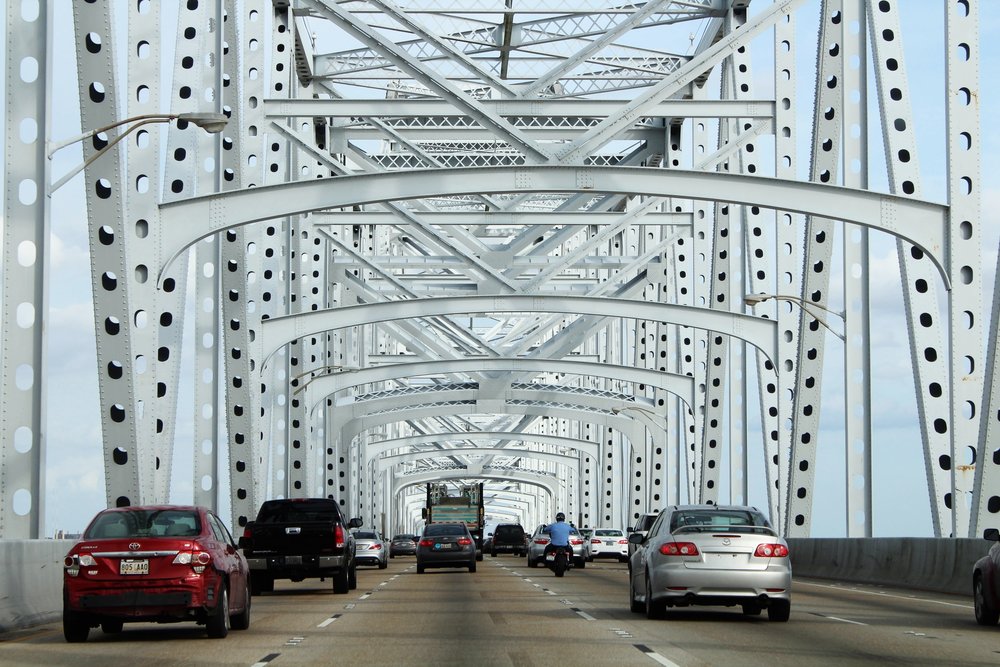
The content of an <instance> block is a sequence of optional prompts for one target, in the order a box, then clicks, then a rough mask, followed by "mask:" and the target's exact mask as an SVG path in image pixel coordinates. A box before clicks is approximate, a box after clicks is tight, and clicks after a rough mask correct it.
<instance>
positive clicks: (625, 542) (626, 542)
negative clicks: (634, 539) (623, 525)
mask: <svg viewBox="0 0 1000 667" xmlns="http://www.w3.org/2000/svg"><path fill="white" fill-rule="evenodd" d="M618 544H628V540H618Z"/></svg>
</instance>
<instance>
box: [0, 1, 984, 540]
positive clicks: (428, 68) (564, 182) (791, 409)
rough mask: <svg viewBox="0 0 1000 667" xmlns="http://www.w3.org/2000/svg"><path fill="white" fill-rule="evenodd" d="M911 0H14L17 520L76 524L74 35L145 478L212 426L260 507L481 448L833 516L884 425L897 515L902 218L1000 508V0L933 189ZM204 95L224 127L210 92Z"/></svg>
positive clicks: (0, 528)
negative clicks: (998, 287) (992, 65)
mask: <svg viewBox="0 0 1000 667" xmlns="http://www.w3.org/2000/svg"><path fill="white" fill-rule="evenodd" d="M904 4H905V3H902V2H898V1H896V2H893V1H880V2H875V1H871V2H865V1H863V0H823V1H820V0H808V1H807V0H774V1H766V0H754V2H753V3H752V5H751V2H750V0H658V1H651V2H642V1H639V2H633V3H616V2H608V1H607V0H526V1H523V0H506V1H501V0H453V1H452V0H400V1H398V2H391V1H389V0H367V1H366V2H360V1H356V0H344V1H342V2H335V1H333V0H284V1H281V0H274V1H273V2H265V1H263V0H258V1H255V2H251V1H249V0H247V1H239V0H220V1H219V2H210V1H197V2H187V3H177V6H176V7H175V8H171V7H169V6H165V5H173V3H157V2H133V3H114V2H73V3H72V13H73V43H72V44H67V43H54V41H53V39H52V36H51V27H50V26H51V23H52V20H53V16H52V15H50V12H54V11H55V10H54V9H52V8H51V7H50V6H49V3H44V2H43V3H22V2H8V3H7V5H6V12H7V13H6V36H7V39H6V53H5V57H6V65H7V67H6V68H5V72H6V75H5V76H6V110H5V121H6V122H5V127H4V146H5V163H4V165H5V180H6V188H5V198H4V226H3V234H4V236H3V251H4V254H3V266H2V280H3V296H2V299H3V303H2V305H3V314H2V327H3V340H2V354H3V364H2V372H3V374H2V384H0V391H2V397H0V414H2V420H0V426H2V431H0V437H2V441H0V446H2V462H3V465H2V467H0V491H2V502H0V537H7V538H38V537H42V536H43V535H42V534H41V531H42V519H43V504H44V488H45V487H44V468H45V438H44V434H45V430H46V424H47V421H46V420H47V416H46V414H45V410H44V405H45V396H46V393H45V392H46V384H47V376H46V372H45V371H46V354H45V352H46V347H45V341H46V338H45V334H46V308H47V305H48V304H47V289H46V288H47V285H48V282H49V278H50V276H49V273H48V265H49V260H48V258H49V257H50V256H51V252H52V249H51V248H50V247H49V237H48V232H49V227H50V221H51V215H52V211H51V196H50V195H52V193H53V190H54V189H55V188H56V187H57V186H58V185H61V183H59V182H57V180H56V179H57V178H58V177H59V175H58V174H55V173H53V170H52V166H51V163H50V161H49V158H50V153H51V152H52V151H53V150H54V148H53V145H52V140H53V139H55V138H57V137H53V136H50V135H51V134H52V133H53V127H54V125H55V124H56V122H57V121H64V116H63V114H62V113H61V110H60V109H57V108H54V106H53V104H52V96H53V92H52V89H51V81H52V73H53V68H57V67H67V66H70V67H72V66H75V67H77V68H78V69H77V79H78V91H77V92H78V97H79V104H80V119H79V129H80V131H82V132H87V131H88V130H93V129H98V130H99V131H98V132H97V133H96V134H95V135H94V136H92V137H89V138H85V139H82V140H81V143H82V151H83V158H84V159H86V160H87V161H88V163H87V165H86V167H85V169H84V175H83V179H84V186H83V191H84V193H85V200H86V220H87V224H88V230H89V238H90V250H91V262H92V265H91V266H92V271H91V273H92V277H93V286H92V289H93V307H94V326H95V330H96V337H97V362H98V363H97V368H96V371H97V373H98V376H99V390H100V398H99V403H100V410H101V424H102V431H103V453H104V457H103V461H102V462H99V461H94V465H95V466H98V465H101V464H103V467H104V471H105V483H106V493H107V503H108V505H123V504H137V503H154V502H167V501H170V500H171V499H170V487H171V476H172V467H173V462H174V459H175V450H176V451H178V452H185V453H186V452H191V453H190V456H193V486H194V489H195V491H194V501H195V502H196V503H199V504H204V505H208V506H212V507H216V508H218V507H220V506H221V507H224V508H228V509H229V511H231V513H232V522H233V525H240V524H242V523H243V522H245V521H246V520H247V518H248V517H252V516H253V514H254V512H255V511H256V508H257V506H258V504H259V503H260V502H261V501H262V500H264V499H266V498H269V497H276V496H310V495H329V496H332V497H335V498H338V499H340V500H341V501H342V502H343V503H344V504H345V505H346V506H347V507H348V508H349V511H350V513H351V514H352V515H355V514H358V515H361V516H363V517H365V520H366V523H367V522H371V523H372V524H376V525H381V526H382V527H383V529H385V530H393V529H397V528H404V527H412V526H413V525H414V524H415V523H416V522H417V520H418V519H419V508H420V505H421V504H422V496H421V492H420V485H421V484H423V483H426V482H428V481H448V482H449V483H453V484H455V485H461V484H464V483H469V482H472V481H479V480H482V481H485V482H486V489H487V495H488V496H489V503H490V504H489V506H488V512H489V513H490V514H492V515H493V516H495V517H498V518H502V519H506V520H520V521H523V522H525V523H529V522H534V521H536V520H542V519H544V518H547V517H550V516H551V515H552V513H554V512H555V511H556V509H562V510H565V511H566V512H567V514H568V515H569V516H571V517H573V518H575V519H576V520H577V521H578V522H580V523H582V524H585V525H626V524H629V523H630V522H631V521H632V519H633V518H635V517H637V516H638V515H639V514H640V513H643V512H646V511H649V510H650V509H653V508H658V507H662V506H663V505H664V504H666V503H685V502H719V503H724V502H733V503H743V502H748V501H749V500H750V499H751V498H759V499H766V500H765V501H764V502H766V504H767V509H768V511H769V512H770V514H771V516H772V518H773V519H774V520H775V522H776V523H777V524H778V525H780V526H783V527H784V530H785V531H786V532H787V534H789V535H791V536H799V537H804V536H809V535H810V534H811V528H812V519H813V510H814V506H815V503H816V494H815V490H816V486H817V478H818V477H820V476H822V475H823V474H824V470H823V469H822V467H821V466H820V465H819V463H820V460H821V459H820V456H819V449H820V447H821V446H822V447H824V448H834V449H836V450H838V451H839V452H841V453H840V456H841V457H843V458H844V459H846V464H845V465H846V478H847V480H848V483H847V488H846V489H845V490H844V498H845V503H846V504H845V507H844V508H843V514H844V516H845V517H846V519H845V521H846V534H847V535H848V536H852V537H863V536H870V535H871V534H872V520H871V519H872V511H873V508H872V503H873V494H872V487H873V482H872V469H871V459H872V457H871V454H872V451H871V450H872V446H871V443H872V437H873V436H872V418H873V413H876V412H877V410H878V401H877V400H875V399H874V398H873V397H872V395H871V385H872V377H871V376H872V373H871V354H870V351H871V339H872V330H871V329H872V325H871V323H872V320H873V317H872V313H873V311H874V309H875V304H873V301H872V299H871V297H870V291H871V290H870V287H871V286H870V284H869V278H870V270H871V267H870V263H869V261H868V258H869V250H870V246H869V240H870V239H871V240H872V242H873V243H874V242H875V240H876V239H881V240H883V241H884V240H886V239H888V240H890V242H894V243H895V247H896V252H897V254H898V258H899V266H900V272H901V293H900V294H899V295H898V296H899V301H900V302H901V303H902V304H903V306H902V307H903V308H904V309H905V314H904V317H905V323H906V329H907V333H908V340H909V346H910V352H911V354H910V359H911V361H912V377H913V385H914V387H915V388H916V390H915V395H914V396H913V401H915V403H916V406H917V410H916V412H917V414H918V415H919V422H920V423H919V434H920V437H921V442H920V445H921V446H920V447H917V446H916V443H914V447H913V448H912V456H914V457H921V458H922V465H923V467H924V468H925V470H926V484H927V497H928V498H929V501H930V507H929V508H927V512H928V514H929V516H930V518H931V521H932V523H933V530H934V534H935V535H937V536H941V537H947V536H957V537H960V536H969V535H976V534H979V533H980V532H981V526H983V525H984V523H985V522H987V521H989V520H991V519H993V518H994V517H995V516H996V514H997V513H998V512H1000V450H996V443H997V442H1000V439H998V437H997V434H996V429H997V427H998V418H997V416H998V414H1000V405H998V404H997V401H998V400H1000V391H997V390H996V389H997V388H996V379H995V378H996V373H995V370H996V368H997V358H996V336H995V332H996V329H997V323H996V317H997V313H998V310H1000V308H998V306H997V303H996V302H995V301H994V302H993V303H992V304H989V303H984V302H983V296H982V289H983V283H984V280H983V276H982V275H981V270H980V266H981V263H982V257H983V252H984V249H983V248H982V247H981V246H982V231H983V230H982V222H981V213H982V211H981V203H980V201H981V188H982V179H981V174H980V173H979V171H978V170H979V165H980V118H979V104H978V90H979V87H980V74H979V37H978V35H979V11H980V6H981V5H982V4H983V3H981V2H980V1H979V0H960V1H956V0H949V1H948V2H944V3H942V5H944V7H945V9H943V10H941V11H942V15H943V17H944V21H943V22H942V25H941V30H942V31H944V33H945V37H944V44H945V48H944V49H943V51H942V53H941V55H940V61H941V62H942V63H943V67H944V68H945V71H946V75H947V91H946V90H944V89H942V90H941V99H942V102H941V104H942V107H943V108H946V111H947V114H946V126H945V127H942V128H941V132H942V133H946V140H945V142H944V144H945V151H946V155H945V156H944V159H945V168H946V178H947V184H946V188H945V194H944V199H943V201H944V203H942V202H939V201H931V200H929V199H928V198H926V197H925V196H924V195H923V193H924V191H925V187H924V184H923V183H922V181H923V180H924V179H923V178H922V176H921V165H923V164H924V163H922V162H921V159H920V158H921V157H923V156H920V155H918V153H917V145H918V144H917V138H916V125H917V124H916V118H915V110H914V108H913V107H914V105H913V103H912V100H911V95H910V92H909V91H910V90H911V89H912V88H914V87H915V86H920V85H921V83H922V82H921V79H920V74H919V73H918V72H917V73H915V72H908V71H907V69H906V67H905V66H903V65H904V63H905V62H906V59H905V58H904V53H903V38H904V37H905V35H904V34H903V31H902V30H901V19H902V16H901V12H903V11H905V10H904V7H903V5H904ZM907 9H909V8H907ZM173 12H176V16H175V15H174V14H173ZM174 21H176V27H175V25H174ZM70 63H72V64H70ZM803 63H809V64H810V65H811V66H812V67H814V69H811V68H809V67H806V66H804V65H803ZM869 72H872V73H873V74H874V76H873V77H870V76H869ZM205 112H216V113H224V114H225V115H226V116H227V117H228V124H227V125H226V127H225V129H224V130H223V131H222V132H221V133H218V134H211V133H206V132H202V131H201V130H199V129H198V128H197V127H194V125H195V124H194V123H192V122H189V120H188V119H190V118H192V117H193V116H182V117H180V118H176V117H175V116H177V115H181V114H200V113H205ZM164 113H166V114H169V117H166V118H160V119H159V120H173V121H174V122H170V123H162V122H160V123H158V124H153V121H151V120H150V119H149V116H150V115H151V114H164ZM137 117H141V118H143V119H145V120H136V118H137ZM127 119H133V120H131V121H127ZM123 121H126V122H123ZM118 139H121V142H120V143H116V140H118ZM78 150H79V149H78ZM91 159H92V161H91ZM925 170H926V167H925ZM876 184H877V185H876ZM81 213H82V211H81ZM745 295H759V298H758V299H753V298H751V299H746V298H745ZM838 304H843V305H842V306H841V305H838ZM842 311H843V312H842ZM990 313H992V315H990ZM185 327H188V328H190V329H192V330H193V331H194V336H193V343H190V344H187V345H186V344H185V339H184V337H183V332H184V329H185ZM833 335H836V338H834V339H833V340H831V336H833ZM837 338H840V339H841V340H842V341H843V342H841V340H837ZM828 343H829V344H830V345H829V346H828ZM182 358H188V359H192V360H193V361H191V362H190V363H191V365H192V367H193V372H184V371H183V368H184V366H183V365H182ZM830 374H836V375H837V376H838V378H835V379H837V382H842V384H843V392H842V393H843V396H842V397H841V400H840V401H839V402H838V401H837V400H834V399H835V398H836V397H831V396H829V395H826V396H824V393H823V387H824V384H827V385H828V386H829V384H830V383H831V382H832V381H833V380H831V378H830V377H827V378H824V375H828V376H829V375H830ZM824 379H826V381H827V382H826V383H824ZM184 383H187V385H188V386H191V385H193V387H194V389H193V401H191V404H188V403H187V402H183V401H179V394H180V393H181V392H180V387H182V386H184ZM831 402H832V403H831ZM831 404H832V407H831ZM821 408H822V410H821ZM831 411H832V412H833V413H834V414H838V415H842V418H841V419H842V423H841V424H839V425H838V428H837V429H836V433H835V434H834V435H830V433H829V432H827V431H826V430H825V429H824V428H821V424H822V423H823V422H822V421H821V414H824V413H825V414H827V415H829V414H830V413H831ZM179 414H190V415H193V419H194V422H195V425H194V436H193V439H192V442H181V441H180V440H179V439H178V437H177V427H176V425H177V422H178V421H179V419H178V415H179ZM827 419H830V417H829V416H828V417H827ZM821 443H822V444H821ZM990 443H992V444H990ZM185 455H188V454H185ZM900 502H904V501H902V500H901V501H900Z"/></svg>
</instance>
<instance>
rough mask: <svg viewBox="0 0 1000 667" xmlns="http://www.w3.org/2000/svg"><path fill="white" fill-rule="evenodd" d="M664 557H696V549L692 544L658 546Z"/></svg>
mask: <svg viewBox="0 0 1000 667" xmlns="http://www.w3.org/2000/svg"><path fill="white" fill-rule="evenodd" d="M660 553H661V554H663V555H664V556H697V555H698V553H699V552H698V547H697V546H695V544H694V543H693V542H666V543H664V544H661V545H660Z"/></svg>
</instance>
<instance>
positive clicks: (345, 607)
mask: <svg viewBox="0 0 1000 667" xmlns="http://www.w3.org/2000/svg"><path fill="white" fill-rule="evenodd" d="M356 606H357V605H356V604H354V603H353V602H349V603H348V604H345V605H344V609H354V608H355V607H356Z"/></svg>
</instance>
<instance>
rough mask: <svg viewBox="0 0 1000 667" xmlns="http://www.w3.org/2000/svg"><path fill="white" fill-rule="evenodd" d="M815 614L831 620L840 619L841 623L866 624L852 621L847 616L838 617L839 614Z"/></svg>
mask: <svg viewBox="0 0 1000 667" xmlns="http://www.w3.org/2000/svg"><path fill="white" fill-rule="evenodd" d="M817 616H822V617H823V618H828V619H830V620H831V621H840V622H841V623H850V624H851V625H868V624H867V623H862V622H861V621H852V620H850V619H847V618H840V617H839V616H827V615H826V614H817Z"/></svg>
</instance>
